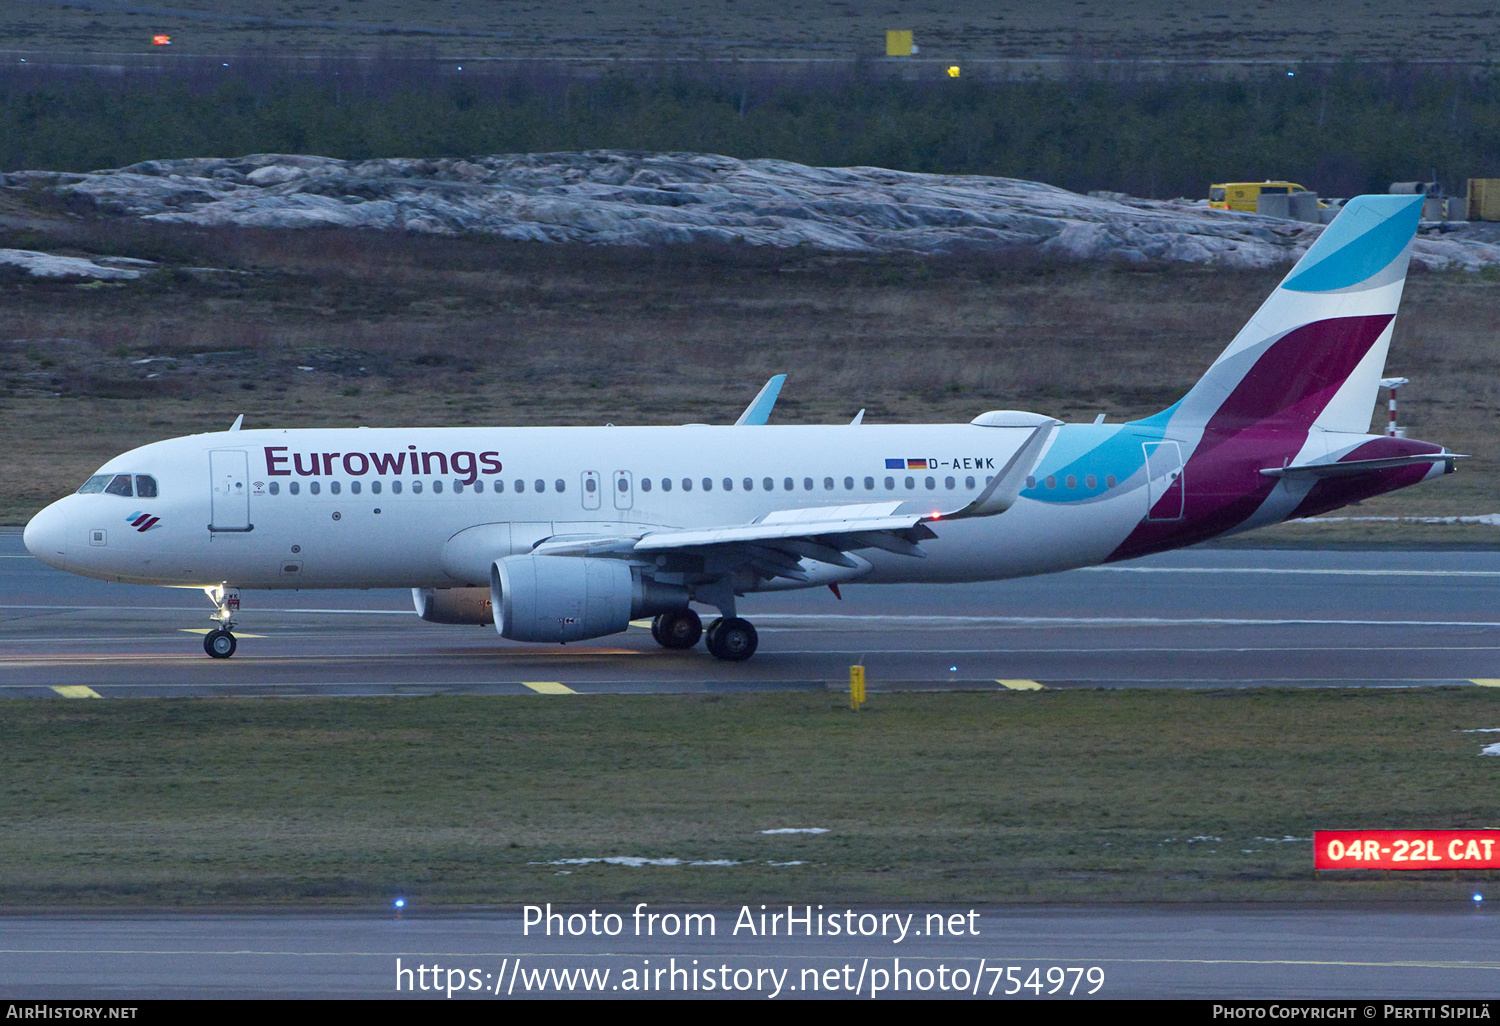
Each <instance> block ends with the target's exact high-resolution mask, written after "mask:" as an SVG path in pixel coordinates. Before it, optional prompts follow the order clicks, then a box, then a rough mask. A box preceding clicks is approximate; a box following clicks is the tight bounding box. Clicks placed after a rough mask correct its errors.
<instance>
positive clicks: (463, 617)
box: [411, 588, 495, 626]
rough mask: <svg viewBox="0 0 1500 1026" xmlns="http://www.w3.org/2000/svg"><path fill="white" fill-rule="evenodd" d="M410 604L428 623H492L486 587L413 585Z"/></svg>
mask: <svg viewBox="0 0 1500 1026" xmlns="http://www.w3.org/2000/svg"><path fill="white" fill-rule="evenodd" d="M411 602H412V605H414V606H416V607H417V615H418V616H420V617H421V618H422V619H424V620H426V621H427V622H428V623H465V624H473V625H480V626H483V625H485V624H489V623H493V622H494V620H495V614H494V613H493V612H492V611H491V609H490V589H488V588H413V589H412V590H411Z"/></svg>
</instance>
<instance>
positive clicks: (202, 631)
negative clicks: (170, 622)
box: [177, 627, 266, 638]
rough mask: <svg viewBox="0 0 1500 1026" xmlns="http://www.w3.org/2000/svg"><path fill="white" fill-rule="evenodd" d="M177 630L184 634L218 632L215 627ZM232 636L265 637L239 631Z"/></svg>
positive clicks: (181, 628)
mask: <svg viewBox="0 0 1500 1026" xmlns="http://www.w3.org/2000/svg"><path fill="white" fill-rule="evenodd" d="M177 629H178V630H180V631H182V632H183V633H184V634H207V633H208V632H209V631H216V630H218V628H217V627H179V628H177ZM234 636H235V637H236V638H264V637H266V635H264V634H241V633H240V632H239V631H235V632H234Z"/></svg>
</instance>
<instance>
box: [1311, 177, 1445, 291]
mask: <svg viewBox="0 0 1500 1026" xmlns="http://www.w3.org/2000/svg"><path fill="white" fill-rule="evenodd" d="M1421 216H1422V197H1421V196H1358V197H1355V198H1354V199H1352V200H1350V201H1349V204H1348V206H1347V207H1345V209H1344V211H1343V212H1342V213H1341V214H1340V215H1339V216H1338V219H1337V220H1335V221H1334V223H1333V224H1331V225H1329V226H1328V227H1327V228H1326V229H1324V231H1323V234H1322V235H1320V236H1319V237H1318V241H1317V242H1315V243H1313V246H1312V248H1311V249H1309V250H1308V251H1307V254H1306V255H1305V256H1303V258H1302V260H1301V262H1300V263H1299V264H1298V266H1299V267H1302V268H1303V269H1302V270H1299V271H1295V272H1294V273H1293V274H1292V276H1291V277H1290V278H1288V279H1287V280H1286V281H1285V282H1283V283H1282V286H1281V287H1282V288H1284V289H1291V290H1292V291H1293V292H1331V291H1333V290H1335V289H1346V288H1348V287H1349V286H1351V285H1357V284H1359V283H1360V282H1362V281H1365V280H1366V279H1368V278H1373V277H1374V276H1375V275H1377V274H1379V273H1380V272H1381V271H1382V270H1384V269H1385V268H1386V266H1387V265H1389V264H1390V262H1391V261H1392V260H1395V259H1396V258H1397V257H1398V256H1400V255H1401V251H1402V250H1404V249H1405V248H1406V245H1407V243H1409V242H1411V239H1412V236H1413V235H1414V234H1416V231H1417V221H1418V219H1420V217H1421Z"/></svg>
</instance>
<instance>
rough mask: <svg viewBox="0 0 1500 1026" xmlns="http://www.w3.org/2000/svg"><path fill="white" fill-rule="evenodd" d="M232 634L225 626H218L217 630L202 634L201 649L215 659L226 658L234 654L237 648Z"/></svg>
mask: <svg viewBox="0 0 1500 1026" xmlns="http://www.w3.org/2000/svg"><path fill="white" fill-rule="evenodd" d="M237 647H238V646H237V644H236V642H235V640H234V635H233V634H230V633H229V631H228V629H227V628H224V627H220V628H219V629H218V630H214V631H209V632H208V633H207V634H205V635H204V636H203V651H205V652H207V653H208V654H209V655H211V656H213V657H214V658H215V659H228V658H229V657H230V656H232V655H234V650H235V648H237Z"/></svg>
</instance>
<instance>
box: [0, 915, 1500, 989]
mask: <svg viewBox="0 0 1500 1026" xmlns="http://www.w3.org/2000/svg"><path fill="white" fill-rule="evenodd" d="M740 908H741V907H740V906H731V907H727V908H721V909H712V910H710V909H692V910H685V909H680V908H679V909H667V908H665V907H662V908H652V907H648V908H647V910H646V911H647V913H648V914H649V912H651V911H656V912H668V911H676V912H677V913H679V914H680V913H682V912H685V911H693V912H699V913H701V912H710V913H711V914H712V915H713V917H714V920H715V932H714V935H713V936H711V937H710V936H706V935H704V936H697V935H694V936H682V935H681V934H679V935H678V936H675V937H662V936H660V934H659V932H658V933H657V935H656V936H652V937H646V936H635V935H634V930H635V921H634V919H633V916H632V910H633V906H632V905H628V904H626V905H619V906H603V907H600V908H599V912H600V913H601V916H602V915H604V914H607V913H615V914H617V915H619V916H620V921H619V924H618V925H616V926H615V927H614V928H615V929H617V930H619V931H620V935H619V936H615V937H605V936H599V937H590V936H584V937H570V938H559V937H557V936H555V935H554V936H553V937H551V938H548V937H546V936H543V935H541V934H540V930H539V928H537V927H533V928H532V932H531V935H530V936H524V935H523V933H522V920H521V917H520V916H519V915H517V914H516V912H511V913H510V914H508V915H500V914H496V915H472V914H469V915H457V916H442V917H423V916H417V917H414V918H406V919H396V918H394V917H392V916H386V917H375V916H354V915H305V914H293V915H268V916H259V915H218V916H201V915H177V916H167V915H157V916H149V915H127V916H103V917H78V916H72V915H68V916H38V917H11V918H0V997H4V998H12V999H14V998H49V997H51V998H59V997H66V998H70V999H75V1000H77V999H89V998H99V999H115V1000H121V999H127V1000H128V999H130V998H161V997H277V996H302V997H340V996H342V997H393V996H397V993H398V992H397V983H398V976H397V961H396V960H397V959H398V958H399V959H400V960H401V962H400V968H401V969H404V970H408V973H407V974H406V975H403V976H401V977H399V980H400V983H401V987H402V989H401V992H400V993H401V996H412V997H417V998H428V999H437V1000H446V999H447V994H446V992H445V988H446V986H453V985H456V986H457V987H458V988H459V989H457V990H456V991H455V993H454V994H453V997H455V998H459V997H479V998H485V999H488V1000H506V999H507V998H509V999H515V998H521V997H539V996H547V997H555V996H567V995H569V994H572V995H582V994H585V993H593V994H596V995H597V994H600V993H601V992H602V993H603V994H604V995H605V996H609V997H628V996H650V997H671V996H679V997H680V996H697V997H705V996H708V997H718V996H723V988H722V987H721V986H719V983H718V982H716V984H715V987H714V990H712V991H709V990H707V989H706V984H705V977H706V975H707V974H709V973H712V974H713V975H714V976H715V977H716V981H727V982H728V984H729V990H730V992H731V996H738V997H747V998H759V999H767V998H771V997H773V996H776V997H782V998H791V997H811V996H819V997H845V998H848V997H856V996H857V997H862V998H865V999H866V1000H868V999H869V998H870V997H872V996H897V994H899V996H902V997H912V996H917V997H950V998H976V997H984V998H1010V999H1021V998H1037V997H1041V998H1044V999H1050V1000H1068V999H1073V1000H1077V999H1083V998H1086V997H1088V996H1089V994H1088V991H1089V990H1090V989H1093V990H1094V994H1093V995H1092V996H1094V997H1099V998H1143V997H1186V998H1207V999H1212V1000H1228V999H1254V998H1260V999H1265V998H1275V999H1283V1000H1284V999H1294V998H1308V999H1313V998H1322V999H1328V998H1357V999H1379V998H1407V999H1410V998H1446V999H1450V1000H1451V999H1460V998H1471V999H1472V998H1492V997H1493V996H1494V994H1495V980H1496V979H1497V978H1500V977H1497V973H1500V931H1497V930H1496V929H1495V926H1496V919H1495V916H1494V915H1493V914H1490V913H1487V912H1484V911H1481V910H1479V909H1477V908H1475V909H1455V910H1427V911H1371V910H1363V911H1327V910H1299V911H1295V912H1293V911H1284V910H1276V911H1242V910H1230V911H1223V910H1202V909H1155V910H1104V911H1098V910H1077V909H1028V910H1019V911H1018V910H1013V909H993V908H992V909H979V910H974V911H975V912H976V914H975V915H974V916H973V917H970V916H969V915H968V914H967V913H968V912H969V911H970V910H969V909H966V908H964V909H954V908H943V909H934V908H931V907H917V908H912V909H903V910H897V911H898V914H900V915H905V914H907V913H914V915H913V917H912V919H911V920H909V921H908V922H909V925H910V928H911V930H913V931H916V932H923V931H924V928H926V927H928V926H930V924H931V923H932V920H928V919H927V918H926V917H927V915H928V914H929V913H933V912H940V913H942V918H943V920H944V921H945V924H952V922H953V919H952V916H953V915H955V914H957V915H958V917H959V922H960V924H961V927H962V931H963V933H962V935H960V936H951V935H944V936H941V937H939V936H930V935H924V936H916V935H914V934H911V933H909V934H908V936H907V937H906V938H905V939H904V940H902V941H900V942H899V943H898V942H896V941H895V939H894V938H895V936H896V931H897V929H898V928H899V920H898V921H895V922H893V921H891V920H890V919H888V918H886V916H887V913H889V912H891V911H892V910H890V909H882V908H853V909H852V910H850V909H846V906H838V907H837V908H831V907H828V908H824V909H822V910H821V913H820V912H819V910H817V909H816V908H813V909H811V910H810V911H812V912H813V913H814V914H821V915H823V916H825V917H827V916H833V915H837V916H838V918H839V919H840V920H841V921H848V922H852V923H854V924H855V926H856V929H859V928H868V929H869V930H870V931H871V932H873V931H874V930H875V929H876V928H877V920H879V928H882V929H884V930H885V931H886V935H885V936H880V935H879V934H875V935H873V936H861V937H856V938H853V939H850V938H847V937H838V938H831V937H827V936H824V937H817V936H814V937H811V938H809V937H806V936H804V935H801V934H800V933H799V935H798V936H795V937H792V938H787V937H786V936H784V935H783V936H779V937H776V938H770V937H757V936H752V935H749V934H748V933H746V931H744V930H743V929H742V930H741V931H740V933H739V934H738V935H735V934H734V933H733V928H734V926H735V925H736V923H737V922H739V921H740V914H741V913H740ZM749 909H750V912H751V914H752V916H759V914H760V908H759V905H758V904H757V905H752V906H749ZM785 909H786V906H784V905H782V906H771V907H768V909H767V911H768V912H778V911H780V912H784V911H785ZM804 910H805V906H795V907H794V910H793V911H794V913H795V914H796V915H798V916H801V915H803V914H805V913H804ZM846 910H847V911H852V912H853V914H854V915H853V919H852V920H845V917H844V913H845V912H846ZM555 911H559V912H561V913H562V914H565V915H566V914H569V913H575V912H578V913H583V914H585V915H587V913H588V912H589V911H590V907H589V906H585V905H579V906H568V907H566V908H558V909H555ZM872 915H873V916H874V917H875V918H865V917H866V916H872ZM575 922H578V921H576V920H575ZM598 922H599V924H600V928H601V929H602V928H604V927H605V925H606V923H605V921H604V920H603V919H602V918H601V919H600V920H598ZM661 922H664V921H662V920H659V921H658V924H659V923H661ZM653 925H656V924H653ZM658 930H659V927H658ZM971 930H977V931H978V932H977V934H975V933H971V932H970V931H971ZM897 958H899V959H900V962H899V964H898V963H896V961H895V960H896V959H897ZM674 959H675V961H673V960H674ZM434 967H436V968H437V969H438V970H439V972H438V974H437V976H436V977H434V976H433V974H432V969H433V968H434ZM940 967H941V968H942V972H941V973H940V972H939V969H940ZM1012 967H1014V972H1010V970H1011V969H1012ZM419 969H420V970H422V975H421V976H420V978H419V977H418V974H417V970H419ZM674 969H675V970H679V973H678V975H676V976H675V978H674V976H673V975H672V974H673V970H674ZM902 969H904V970H906V973H907V975H906V976H904V977H903V976H901V975H900V973H899V971H900V970H902ZM1049 969H1058V970H1062V972H1061V973H1058V972H1054V973H1052V974H1050V979H1049V973H1048V970H1049ZM580 970H582V971H584V973H590V972H592V973H593V975H592V976H591V977H589V976H580V975H579V974H578V973H579V971H580ZM647 970H651V971H653V972H655V971H657V970H660V971H662V973H663V974H662V975H661V976H660V977H656V978H653V980H652V981H651V982H653V983H654V984H655V985H654V986H652V987H651V989H650V990H649V991H647V992H644V993H642V992H638V991H632V990H630V989H629V987H630V984H629V983H628V982H627V981H629V980H630V979H632V977H631V976H630V975H629V974H630V973H634V974H635V975H634V977H633V978H634V979H635V981H636V982H637V983H639V982H640V980H641V975H640V974H641V973H643V972H645V971H647ZM726 970H727V972H726ZM955 970H960V971H961V972H962V975H961V976H960V975H958V974H956V973H955ZM1032 970H1039V972H1038V973H1037V974H1036V975H1035V976H1032ZM1072 970H1081V972H1073V971H1072ZM549 971H551V975H550V976H549V975H547V974H548V972H549ZM558 971H562V972H566V973H569V974H573V975H570V976H569V977H564V978H563V979H564V980H569V981H571V982H570V983H569V984H567V985H564V984H563V982H562V981H560V979H559V977H558V975H557V973H558ZM604 971H607V972H608V976H601V975H600V974H601V973H603V972H604ZM830 972H831V974H830ZM476 974H477V975H476ZM882 974H883V975H882ZM778 976H779V979H780V989H779V991H778V990H777V989H776V987H777V978H778ZM584 979H590V980H591V983H592V989H586V988H585V987H584V985H583V980H584ZM438 980H441V981H442V983H441V984H440V985H439V987H438V988H437V989H433V988H432V985H433V984H434V983H435V982H437V981H438ZM940 980H941V981H946V983H947V985H948V986H947V988H946V989H943V987H942V986H940V983H939V981H940ZM958 980H962V981H963V983H964V986H962V987H956V986H954V983H955V982H957V981H958ZM1028 980H1030V981H1032V982H1034V983H1035V984H1036V987H1035V989H1032V988H1028V987H1027V986H1026V983H1027V981H1028ZM1059 981H1060V982H1059ZM815 982H816V989H814V983H815ZM882 983H883V984H884V985H885V987H886V989H885V990H884V991H883V992H878V993H877V994H874V995H872V989H873V988H874V987H876V986H877V985H880V984H882ZM924 983H925V984H926V986H925V987H924V986H923V984H924ZM902 984H905V985H904V987H903V986H902ZM856 985H857V986H858V990H856ZM658 987H659V988H660V989H659V990H658V989H657V988H658ZM897 987H900V988H901V989H900V990H896V988H897ZM1049 990H1053V991H1054V992H1053V993H1051V994H1049V993H1048V991H1049ZM1007 991H1010V993H1009V994H1007V993H1006V992H1007ZM1038 991H1040V993H1038ZM1069 991H1072V993H1071V994H1070V993H1068V992H1069Z"/></svg>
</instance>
